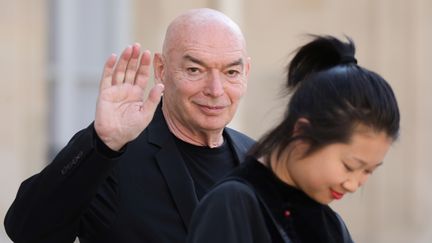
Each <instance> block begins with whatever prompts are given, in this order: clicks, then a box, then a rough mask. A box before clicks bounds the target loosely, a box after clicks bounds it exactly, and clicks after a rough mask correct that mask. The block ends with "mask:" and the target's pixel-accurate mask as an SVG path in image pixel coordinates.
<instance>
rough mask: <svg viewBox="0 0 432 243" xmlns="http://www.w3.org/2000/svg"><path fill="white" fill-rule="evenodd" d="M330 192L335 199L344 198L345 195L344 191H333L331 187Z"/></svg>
mask: <svg viewBox="0 0 432 243" xmlns="http://www.w3.org/2000/svg"><path fill="white" fill-rule="evenodd" d="M330 192H331V195H332V197H333V198H334V199H336V200H340V199H342V197H343V196H344V194H343V193H339V192H337V191H333V190H332V189H330Z"/></svg>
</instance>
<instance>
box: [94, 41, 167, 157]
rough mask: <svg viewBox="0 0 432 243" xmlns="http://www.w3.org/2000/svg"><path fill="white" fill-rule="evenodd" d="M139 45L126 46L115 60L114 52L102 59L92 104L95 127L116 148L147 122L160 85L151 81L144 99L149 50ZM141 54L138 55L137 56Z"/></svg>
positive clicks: (128, 139) (158, 98) (108, 143)
mask: <svg viewBox="0 0 432 243" xmlns="http://www.w3.org/2000/svg"><path fill="white" fill-rule="evenodd" d="M140 49H141V48H140V45H139V44H137V43H136V44H134V45H132V46H128V47H127V48H126V49H125V50H124V51H123V53H122V54H121V56H120V59H119V60H118V62H117V64H116V59H117V58H116V55H114V54H113V55H111V56H110V57H109V58H108V60H107V61H106V63H105V66H104V70H103V75H102V80H101V82H100V88H99V97H98V100H97V104H96V118H95V122H94V126H95V130H96V133H97V135H98V136H99V137H100V139H101V140H102V141H103V142H104V143H105V144H106V145H107V146H108V147H109V148H111V149H112V150H116V151H118V150H120V149H121V148H122V147H123V146H124V145H125V144H126V143H128V142H130V141H131V140H133V139H135V138H136V137H137V136H138V135H139V134H140V133H141V132H142V131H143V130H144V129H145V128H146V127H147V126H148V124H149V123H150V121H151V120H152V118H153V115H154V113H155V110H156V108H157V105H158V104H159V102H160V100H161V96H162V92H163V89H164V86H163V85H162V84H157V85H155V86H154V87H153V88H152V89H151V90H150V92H149V95H148V97H147V99H144V97H143V96H144V92H145V89H146V86H147V82H148V79H149V76H150V65H151V57H150V52H149V51H144V52H143V53H142V54H140V53H141V51H140ZM140 56H141V59H140Z"/></svg>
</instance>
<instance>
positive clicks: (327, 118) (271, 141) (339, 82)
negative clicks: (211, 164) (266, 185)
mask: <svg viewBox="0 0 432 243" xmlns="http://www.w3.org/2000/svg"><path fill="white" fill-rule="evenodd" d="M346 38H347V40H348V41H347V42H342V41H340V40H339V39H337V38H335V37H332V36H313V40H312V41H311V42H309V43H307V44H306V45H304V46H302V47H300V48H299V49H298V50H297V52H296V54H295V56H294V58H293V59H292V61H291V63H290V64H289V66H288V75H287V83H286V88H287V90H288V91H291V92H293V94H292V97H291V99H290V101H289V103H288V107H287V110H286V112H285V115H284V117H283V120H282V121H281V122H280V124H279V125H277V126H276V127H275V128H274V129H272V130H270V131H269V132H268V133H267V134H265V135H264V136H263V137H262V138H261V139H260V140H259V141H258V143H257V144H256V145H255V146H254V147H253V148H252V150H251V151H250V152H249V154H250V155H252V156H254V157H256V158H259V157H262V156H264V157H265V160H266V161H268V160H269V156H270V154H271V153H272V152H274V151H276V155H277V157H280V155H281V153H282V152H283V150H284V149H285V148H286V147H287V146H288V145H289V144H290V143H291V142H292V141H295V140H299V139H301V140H304V141H307V142H308V143H309V145H310V146H309V150H308V151H307V152H306V154H305V155H308V154H311V153H313V152H314V151H316V150H318V149H320V148H322V147H324V146H326V145H329V144H333V143H349V142H350V138H351V135H352V134H353V131H354V129H355V128H356V127H357V126H358V125H360V124H361V125H365V126H367V127H368V128H371V129H373V130H374V131H376V132H381V131H383V132H385V133H386V134H387V135H388V136H389V137H390V138H392V139H393V140H396V139H397V137H398V133H399V108H398V104H397V102H396V98H395V95H394V93H393V91H392V89H391V87H390V85H389V84H388V83H387V82H386V81H385V80H384V79H383V78H382V77H381V76H380V75H378V74H376V73H375V72H372V71H370V70H367V69H366V68H363V67H360V66H358V65H357V60H356V59H355V57H354V54H355V46H354V43H353V41H352V40H351V39H350V38H349V37H346ZM301 118H304V119H307V121H308V122H303V123H300V122H299V123H298V125H301V126H300V128H298V127H297V128H296V129H297V130H299V131H297V130H296V133H295V135H294V134H293V131H294V126H295V124H296V122H297V121H299V119H301ZM298 125H297V126H298Z"/></svg>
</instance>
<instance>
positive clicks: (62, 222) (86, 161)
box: [5, 107, 254, 243]
mask: <svg viewBox="0 0 432 243" xmlns="http://www.w3.org/2000/svg"><path fill="white" fill-rule="evenodd" d="M224 137H225V138H226V139H227V140H228V141H229V143H230V144H231V146H232V149H233V151H234V152H235V155H236V157H237V159H238V161H239V162H240V161H243V160H244V157H245V154H246V152H247V150H248V149H249V148H250V146H252V144H253V143H254V141H253V140H252V139H250V138H249V137H247V136H245V135H243V134H241V133H239V132H236V131H234V130H232V129H229V128H226V129H225V130H224ZM98 141H99V140H98V138H97V137H96V135H95V131H94V128H93V125H91V126H89V127H88V128H87V129H84V130H82V131H80V132H79V133H77V134H76V135H75V136H74V137H73V138H72V139H71V141H70V142H69V143H68V145H67V146H66V147H65V148H64V149H63V150H62V151H61V152H60V153H59V154H58V155H57V156H56V158H55V159H54V161H53V162H52V163H51V164H50V165H48V166H47V167H46V168H45V169H44V170H43V171H41V172H40V173H39V174H36V175H34V176H32V177H30V178H29V179H27V180H26V181H24V182H23V183H22V184H21V186H20V189H19V191H18V194H17V197H16V199H15V201H14V202H13V204H12V206H11V207H10V209H9V211H8V213H7V215H6V218H5V228H6V231H7V233H8V235H9V237H10V238H11V239H12V240H14V242H56V243H59V242H60V243H63V242H73V241H74V239H75V238H76V236H79V238H80V242H81V243H86V242H104V243H109V242H127V243H133V242H184V241H185V239H186V234H187V230H188V225H189V221H190V218H191V215H192V212H193V210H194V209H195V207H196V205H197V203H198V200H197V198H196V194H195V189H194V184H193V181H192V179H191V176H190V174H189V172H188V170H187V168H186V166H185V163H184V161H183V159H182V157H181V155H180V152H179V151H178V149H177V147H176V144H175V140H174V139H173V135H172V134H171V133H170V132H169V130H168V127H167V124H166V122H165V119H164V117H163V115H162V111H161V108H160V107H159V108H158V110H157V111H156V114H155V117H154V118H153V121H152V122H151V123H150V124H149V126H148V127H147V128H146V129H145V130H144V131H143V132H142V134H141V135H140V136H139V137H138V138H137V139H135V140H134V141H132V142H130V143H129V144H128V145H127V146H126V147H125V150H124V151H123V152H122V153H121V154H116V153H113V151H110V150H109V149H107V148H106V147H105V148H104V147H103V146H104V145H103V146H100V144H99V146H96V145H97V144H98ZM99 143H100V142H99Z"/></svg>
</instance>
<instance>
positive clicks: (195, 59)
mask: <svg viewBox="0 0 432 243" xmlns="http://www.w3.org/2000/svg"><path fill="white" fill-rule="evenodd" d="M183 58H184V59H187V60H189V61H191V62H194V63H196V64H199V65H201V66H207V65H206V64H205V63H204V62H203V61H201V60H199V59H197V58H195V57H193V56H191V55H185V56H183Z"/></svg>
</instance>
